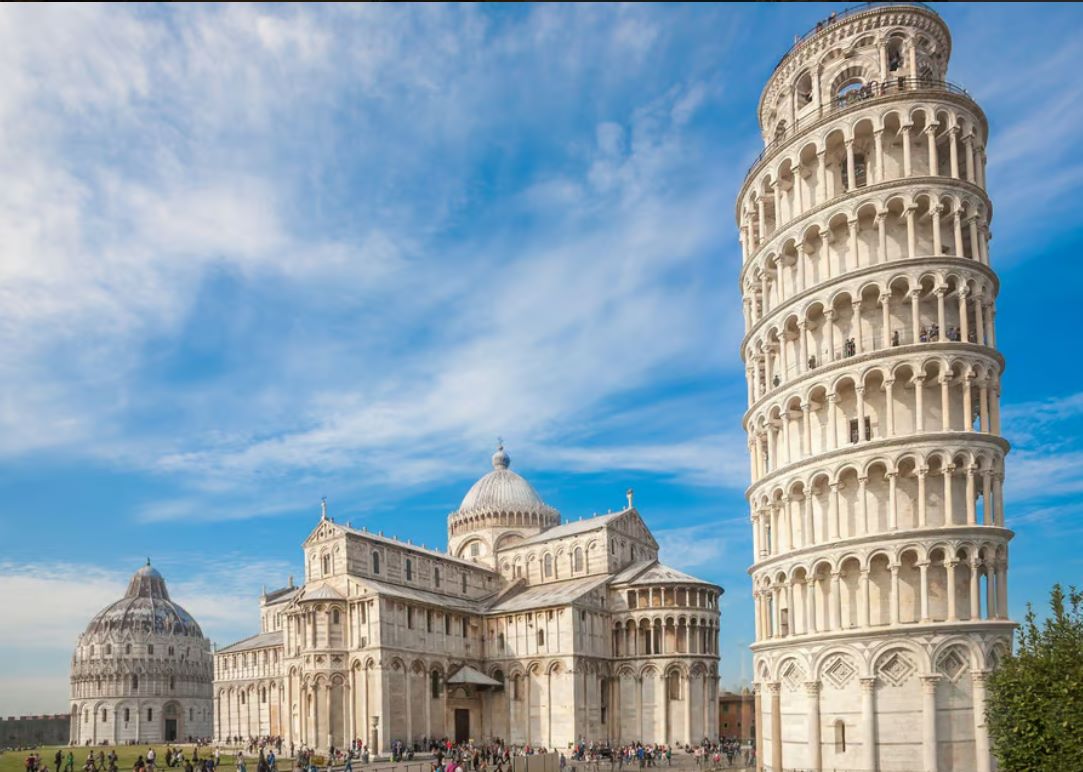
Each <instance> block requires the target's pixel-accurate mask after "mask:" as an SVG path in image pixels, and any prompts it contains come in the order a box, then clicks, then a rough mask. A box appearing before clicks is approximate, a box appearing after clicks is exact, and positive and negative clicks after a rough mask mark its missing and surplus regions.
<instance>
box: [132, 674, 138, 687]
mask: <svg viewBox="0 0 1083 772" xmlns="http://www.w3.org/2000/svg"><path fill="white" fill-rule="evenodd" d="M138 688H139V676H137V675H136V674H135V673H132V691H133V692H134V691H135V690H136V689H138Z"/></svg>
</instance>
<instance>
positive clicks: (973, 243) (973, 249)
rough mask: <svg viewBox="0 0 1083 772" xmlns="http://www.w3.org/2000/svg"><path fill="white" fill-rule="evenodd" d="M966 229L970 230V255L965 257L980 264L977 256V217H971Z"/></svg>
mask: <svg viewBox="0 0 1083 772" xmlns="http://www.w3.org/2000/svg"><path fill="white" fill-rule="evenodd" d="M966 223H967V227H968V228H969V229H970V254H969V255H967V257H969V258H971V259H972V260H977V261H978V262H981V260H980V256H979V254H978V217H977V215H972V216H971V217H970V218H969V219H968V220H967V221H966Z"/></svg>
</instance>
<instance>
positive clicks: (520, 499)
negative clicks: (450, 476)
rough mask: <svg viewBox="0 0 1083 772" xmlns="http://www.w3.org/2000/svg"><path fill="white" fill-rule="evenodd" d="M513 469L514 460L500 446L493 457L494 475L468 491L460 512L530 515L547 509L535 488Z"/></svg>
mask: <svg viewBox="0 0 1083 772" xmlns="http://www.w3.org/2000/svg"><path fill="white" fill-rule="evenodd" d="M510 465H511V457H510V456H509V455H508V454H507V453H506V452H505V451H504V446H503V445H501V446H500V447H499V448H497V451H496V453H494V454H493V471H491V472H489V474H487V475H485V476H484V477H482V478H481V479H480V480H478V481H477V482H476V483H474V485H473V487H471V488H470V490H469V491H467V493H466V496H465V497H464V498H463V501H462V504H460V505H459V512H469V511H475V510H484V511H488V512H531V511H534V510H538V509H548V507H547V506H546V504H545V502H544V501H542V499H541V496H539V495H538V492H537V491H536V490H534V487H533V486H532V485H531V484H530V483H528V482H527V481H526V480H524V479H523V478H522V477H520V476H519V475H518V474H516V473H515V472H513V471H511V470H510V469H508V467H509V466H510Z"/></svg>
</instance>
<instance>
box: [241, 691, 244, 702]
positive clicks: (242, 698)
mask: <svg viewBox="0 0 1083 772" xmlns="http://www.w3.org/2000/svg"><path fill="white" fill-rule="evenodd" d="M241 704H242V705H244V704H245V701H244V692H241Z"/></svg>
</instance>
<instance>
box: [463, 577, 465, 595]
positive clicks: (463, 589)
mask: <svg viewBox="0 0 1083 772" xmlns="http://www.w3.org/2000/svg"><path fill="white" fill-rule="evenodd" d="M465 594H466V572H465V571H463V595H465Z"/></svg>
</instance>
